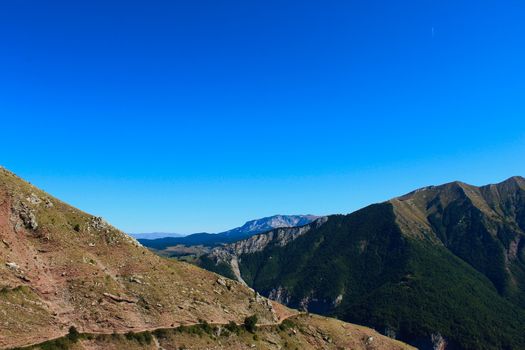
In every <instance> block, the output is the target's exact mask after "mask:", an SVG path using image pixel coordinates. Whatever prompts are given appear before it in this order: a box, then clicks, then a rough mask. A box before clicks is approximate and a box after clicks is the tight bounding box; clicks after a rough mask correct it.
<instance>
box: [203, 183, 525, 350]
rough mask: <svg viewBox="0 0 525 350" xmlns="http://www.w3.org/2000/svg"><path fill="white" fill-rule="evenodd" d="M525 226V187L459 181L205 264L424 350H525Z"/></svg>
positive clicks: (231, 248)
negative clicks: (438, 348) (439, 349)
mask: <svg viewBox="0 0 525 350" xmlns="http://www.w3.org/2000/svg"><path fill="white" fill-rule="evenodd" d="M307 226H308V225H307ZM524 228H525V180H524V179H523V178H521V177H514V178H510V179H508V180H506V181H504V182H502V183H500V184H497V185H488V186H483V187H475V186H471V185H468V184H464V183H461V182H453V183H449V184H445V185H441V186H432V187H427V188H423V189H420V190H417V191H414V192H412V193H409V194H407V195H404V196H401V197H398V198H395V199H392V200H390V201H388V202H384V203H381V204H374V205H371V206H369V207H366V208H363V209H361V210H359V211H357V212H354V213H352V214H349V215H334V216H330V217H328V219H327V220H326V222H325V223H323V224H321V225H317V226H316V227H314V226H312V225H310V226H308V227H307V228H306V229H305V230H304V231H306V232H304V233H303V234H302V235H298V236H297V237H295V239H293V240H290V241H288V242H286V244H282V242H281V241H278V240H270V242H268V241H267V240H266V241H265V237H264V235H267V236H266V238H267V237H269V236H272V237H274V235H275V231H271V232H269V233H265V234H262V235H259V237H257V236H256V237H254V238H253V239H252V241H251V242H246V241H245V242H237V243H235V244H233V245H228V246H226V247H222V248H216V250H215V251H213V252H212V253H211V254H210V255H208V256H206V257H204V258H203V259H201V266H204V267H206V268H208V269H215V271H216V272H219V273H221V272H222V273H223V274H224V273H227V274H233V270H235V268H237V266H235V265H238V268H237V269H238V271H239V273H240V276H241V278H242V280H243V281H244V282H246V283H247V284H248V285H250V286H251V287H253V288H254V289H256V290H257V291H259V292H260V293H261V294H263V295H265V296H268V297H270V298H272V299H275V300H278V301H280V302H282V303H285V304H287V305H289V306H293V307H298V308H303V309H307V310H309V311H312V312H317V313H322V314H325V315H331V316H337V317H339V318H341V319H343V320H346V321H351V322H357V323H362V324H366V325H368V326H371V327H374V328H376V329H378V330H380V331H381V332H383V333H385V334H389V335H394V334H395V335H396V337H397V338H399V339H402V340H404V341H407V342H409V343H411V344H413V345H416V346H418V347H420V348H422V349H425V348H429V349H432V348H433V347H435V346H436V344H437V343H438V342H439V341H444V342H446V343H447V345H446V347H445V348H446V349H524V348H525V332H523V330H524V325H525V303H524V300H525V233H524ZM281 232H282V231H281ZM268 235H269V236H268ZM258 241H265V244H264V246H263V247H262V249H259V250H258V249H254V247H255V248H256V243H257V242H258ZM247 245H249V246H250V249H246V246H247ZM254 245H255V246H254ZM228 256H229V258H228ZM232 261H233V262H235V263H234V264H232V263H231V262H232ZM228 269H229V270H230V271H228ZM441 338H443V339H442V340H440V339H441Z"/></svg>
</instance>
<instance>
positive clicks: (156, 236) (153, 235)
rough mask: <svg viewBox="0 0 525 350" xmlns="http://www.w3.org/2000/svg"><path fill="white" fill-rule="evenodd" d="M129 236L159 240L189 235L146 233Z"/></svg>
mask: <svg viewBox="0 0 525 350" xmlns="http://www.w3.org/2000/svg"><path fill="white" fill-rule="evenodd" d="M129 235H130V236H131V237H133V238H135V239H159V238H166V237H184V236H187V235H184V234H180V233H167V232H146V233H129Z"/></svg>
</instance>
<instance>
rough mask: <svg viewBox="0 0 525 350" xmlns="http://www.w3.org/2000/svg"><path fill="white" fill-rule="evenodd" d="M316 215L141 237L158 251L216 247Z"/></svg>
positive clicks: (279, 217) (279, 216)
mask: <svg viewBox="0 0 525 350" xmlns="http://www.w3.org/2000/svg"><path fill="white" fill-rule="evenodd" d="M318 218H319V217H318V216H315V215H274V216H269V217H266V218H262V219H257V220H251V221H248V222H246V223H245V224H244V225H242V226H240V227H237V228H234V229H232V230H228V231H225V232H221V233H206V232H202V233H194V234H191V235H188V236H183V237H162V238H156V239H143V238H139V239H138V240H139V242H140V243H141V244H142V245H144V246H145V247H148V248H152V249H155V250H157V251H159V250H164V249H166V248H168V247H173V246H177V245H184V246H197V245H202V246H206V247H214V246H217V245H220V244H224V243H231V242H235V241H238V240H241V239H245V238H247V237H250V236H253V235H255V234H258V233H261V232H266V231H269V230H272V229H275V228H279V227H296V226H303V225H306V224H309V223H310V222H312V221H314V220H316V219H318Z"/></svg>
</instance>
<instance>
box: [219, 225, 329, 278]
mask: <svg viewBox="0 0 525 350" xmlns="http://www.w3.org/2000/svg"><path fill="white" fill-rule="evenodd" d="M327 220H328V218H327V217H320V218H319V219H317V220H315V221H314V222H312V223H311V224H308V225H306V226H301V227H287V228H278V229H275V230H272V231H269V232H266V233H261V234H258V235H254V236H251V237H250V238H247V239H245V240H242V241H238V242H235V243H231V244H226V245H224V246H221V247H217V248H214V249H213V250H212V251H211V253H210V254H209V257H210V258H211V259H213V260H214V261H215V262H216V263H221V262H224V263H226V264H228V265H229V266H230V268H231V270H232V272H233V274H234V275H235V277H236V278H237V280H238V281H239V282H241V283H244V284H245V282H244V280H243V279H242V277H241V272H240V269H239V257H240V256H241V255H242V254H252V253H256V252H260V251H262V250H263V249H264V248H266V247H267V246H268V245H269V244H275V245H279V246H281V247H282V246H285V245H286V244H288V243H289V242H291V241H293V240H295V239H297V238H298V237H300V236H302V235H304V234H305V233H307V232H308V231H310V230H311V229H313V228H318V227H319V226H321V225H323V224H324V223H325V222H326V221H327Z"/></svg>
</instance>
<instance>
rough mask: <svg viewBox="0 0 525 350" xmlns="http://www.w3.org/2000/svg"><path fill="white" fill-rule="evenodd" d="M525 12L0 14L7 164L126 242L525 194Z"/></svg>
mask: <svg viewBox="0 0 525 350" xmlns="http://www.w3.org/2000/svg"><path fill="white" fill-rule="evenodd" d="M524 16H525V2H523V1H522V0H515V1H509V0H502V1H479V0H478V1H461V0H455V1H438V0H433V1H428V0H412V1H386V0H383V1H375V0H362V1H353V0H344V1H343V0H341V1H329V0H327V1H305V0H302V1H286V0H279V1H273V0H265V1H245V0H238V1H221V0H209V1H202V0H191V1H190V0H188V1H176V0H173V1H129V0H128V1H110V0H104V1H93V0H90V1H28V0H17V1H2V3H1V4H0V122H1V124H0V132H1V136H0V149H1V152H0V164H2V165H4V166H6V167H7V168H9V169H11V170H12V171H14V172H16V173H18V174H19V175H20V176H22V177H24V178H26V179H28V180H29V181H31V182H32V183H34V184H36V185H38V186H40V187H41V188H43V189H45V190H47V191H48V192H50V193H52V194H54V195H55V196H57V197H60V198H62V199H63V200H65V201H68V202H70V203H71V204H73V205H75V206H77V207H79V208H81V209H83V210H86V211H88V212H91V213H93V214H96V215H101V216H103V217H105V218H106V219H108V220H109V221H110V222H112V223H113V224H115V225H117V226H119V227H120V228H122V229H124V230H126V231H128V232H147V231H170V232H181V233H189V232H196V231H211V232H214V231H220V230H223V229H227V228H231V227H234V226H238V225H240V224H242V223H243V222H244V221H245V220H248V219H252V218H258V217H262V216H267V215H272V214H277V213H281V214H292V213H294V214H295V213H312V214H329V213H347V212H350V211H353V210H355V209H357V208H359V207H362V206H364V205H367V204H369V203H372V202H377V201H382V200H386V199H388V198H390V197H393V196H396V195H400V194H403V193H405V192H408V191H410V190H412V189H414V188H416V187H420V186H424V185H429V184H438V183H443V182H447V181H451V180H456V179H458V180H462V181H465V182H470V183H473V184H485V183H490V182H498V181H501V180H503V179H505V178H507V177H509V176H512V175H525V162H524V155H525V96H524V95H525V63H524V62H525V24H524V21H523V18H524Z"/></svg>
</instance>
